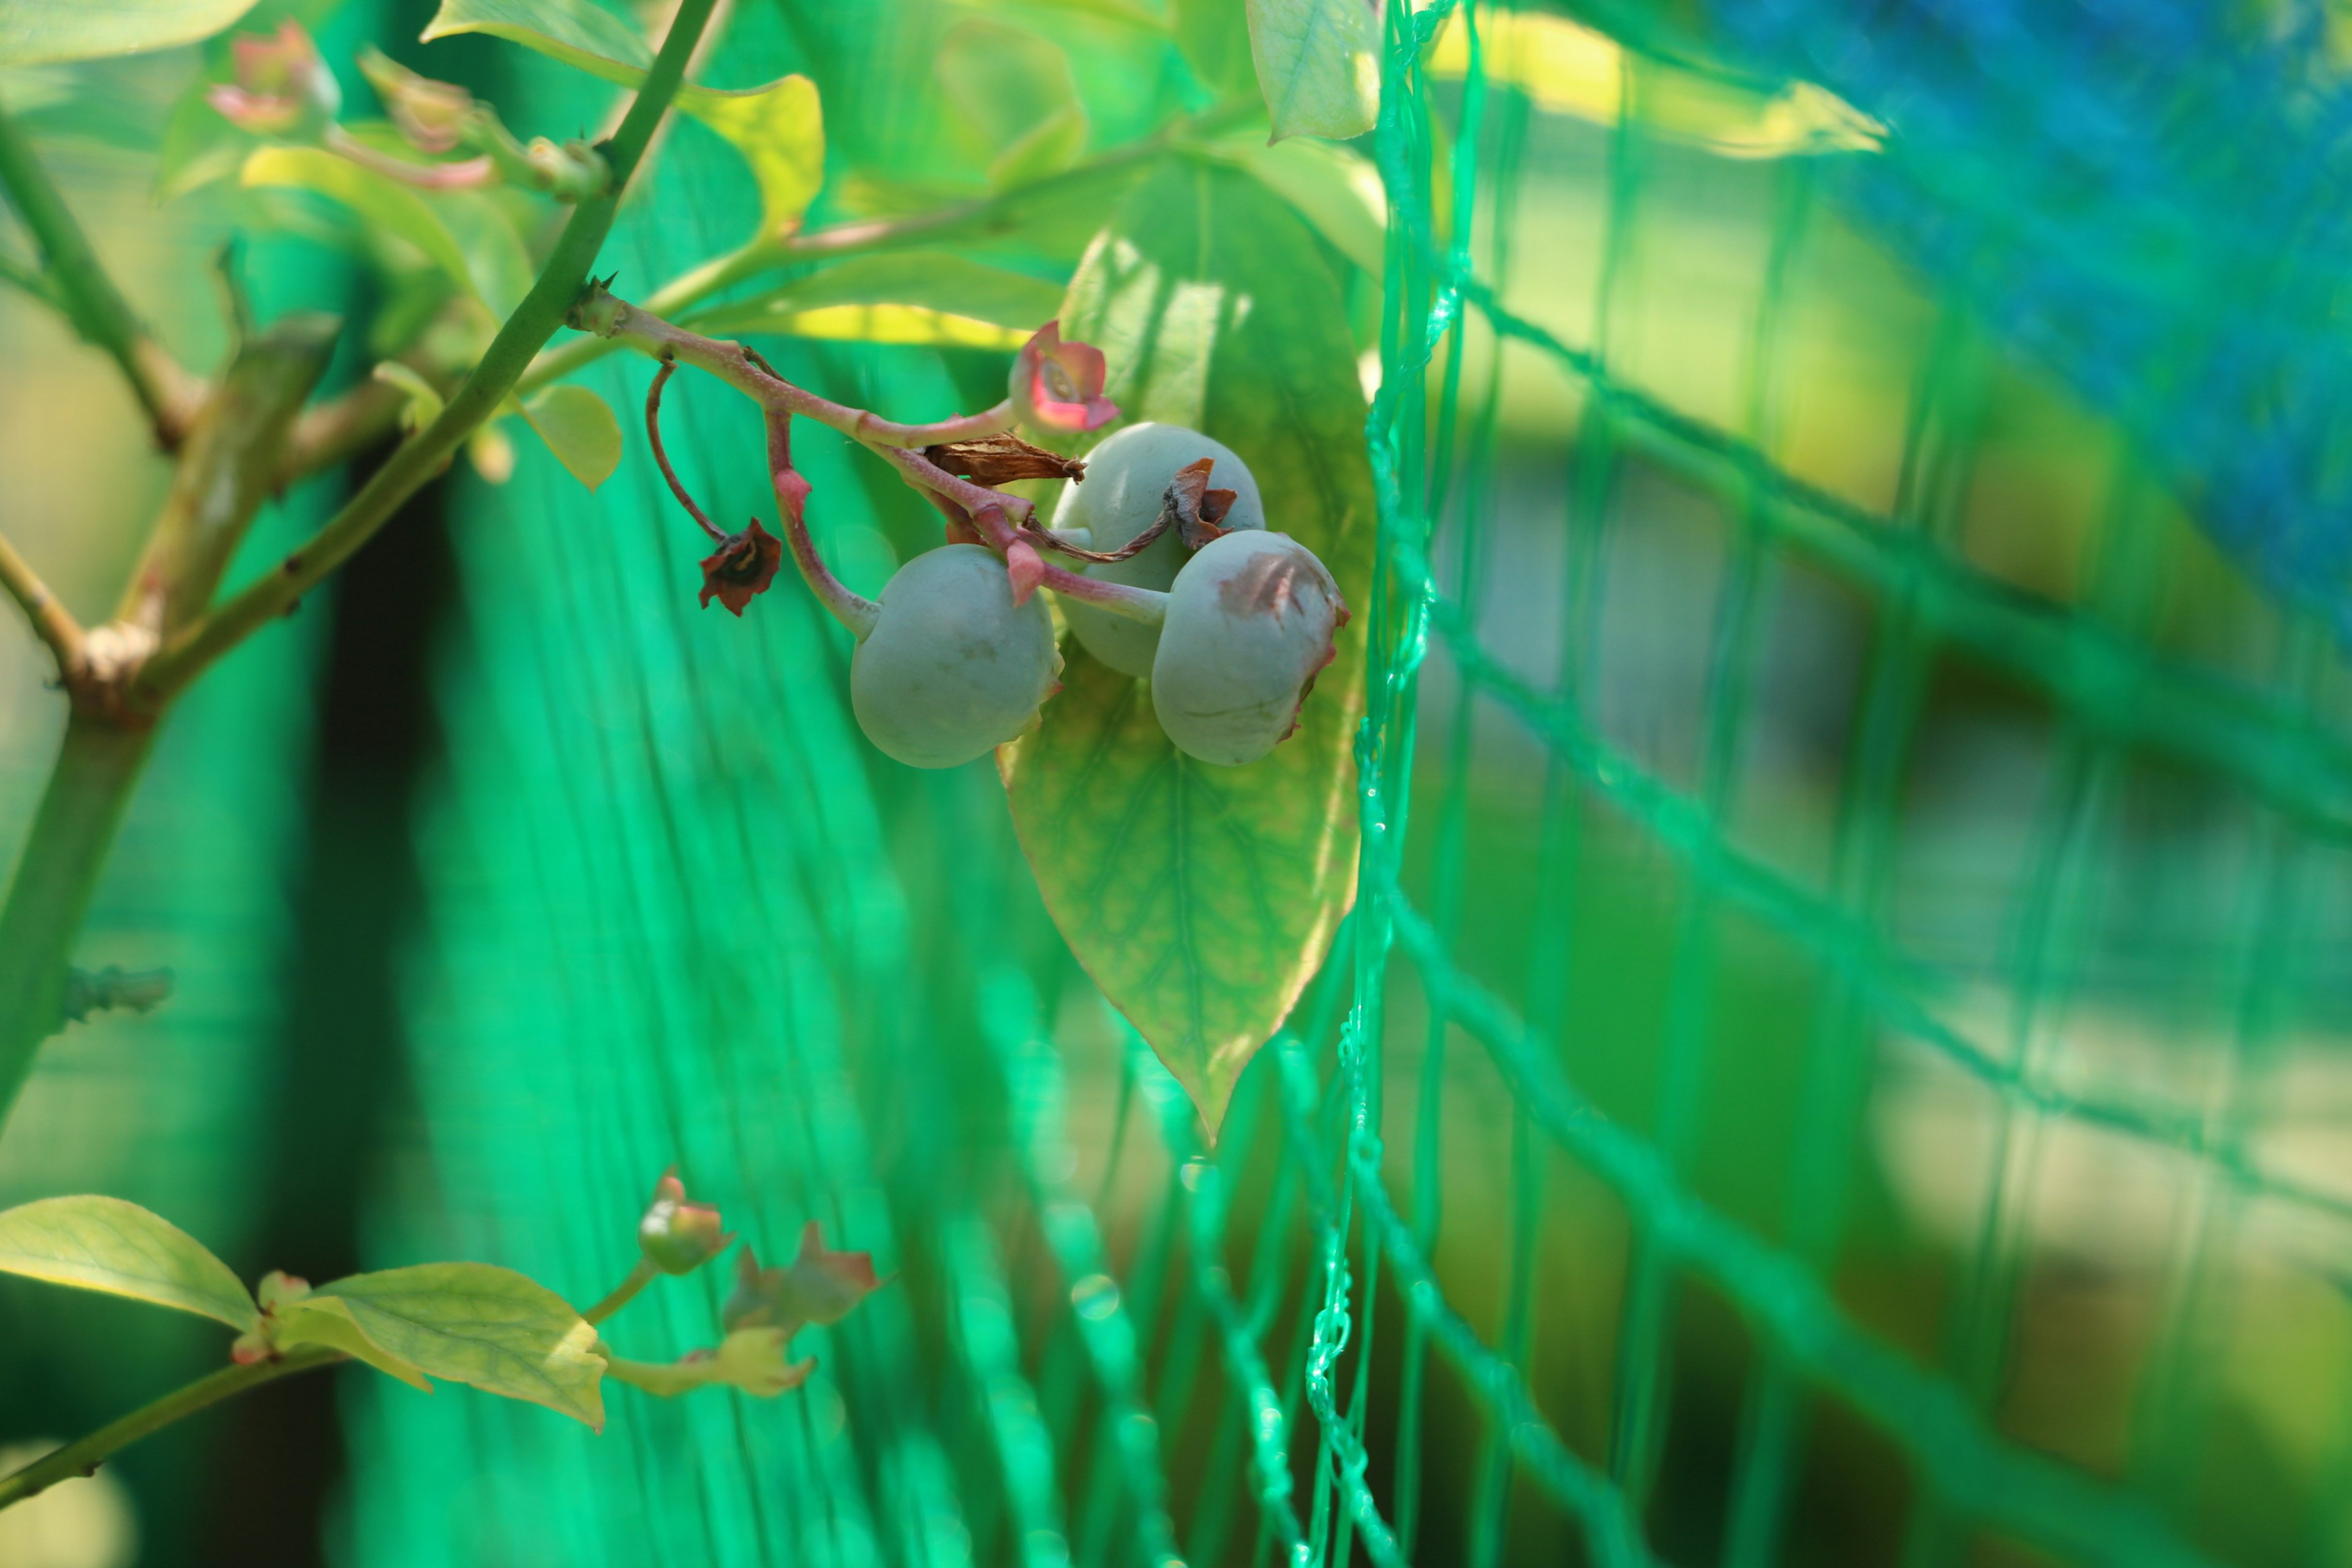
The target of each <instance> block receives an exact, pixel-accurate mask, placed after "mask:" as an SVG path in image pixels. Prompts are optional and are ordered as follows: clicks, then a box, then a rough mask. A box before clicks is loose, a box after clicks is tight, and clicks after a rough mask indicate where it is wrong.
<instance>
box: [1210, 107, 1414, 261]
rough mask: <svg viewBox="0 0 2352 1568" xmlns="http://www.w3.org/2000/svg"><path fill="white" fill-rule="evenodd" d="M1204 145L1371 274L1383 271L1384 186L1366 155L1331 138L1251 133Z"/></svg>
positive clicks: (1385, 246)
mask: <svg viewBox="0 0 2352 1568" xmlns="http://www.w3.org/2000/svg"><path fill="white" fill-rule="evenodd" d="M1205 151H1206V152H1207V153H1209V155H1210V156H1212V157H1214V158H1217V159H1221V160H1223V161H1224V162H1227V163H1233V164H1234V165H1235V166H1236V167H1238V168H1242V169H1246V170H1247V171H1249V173H1250V174H1251V175H1252V176H1253V177H1255V179H1256V180H1257V181H1258V182H1259V183H1260V184H1264V185H1265V188H1266V189H1268V190H1270V191H1272V192H1273V193H1274V194H1275V195H1278V196H1280V197H1281V198H1282V199H1283V200H1285V201H1286V202H1288V203H1289V204H1290V205H1291V206H1292V207H1293V208H1295V209H1296V210H1297V213H1298V216H1300V217H1303V218H1305V219H1306V220H1307V222H1308V223H1310V224H1312V225H1313V226H1314V227H1315V232H1316V233H1318V234H1319V235H1321V236H1322V237H1324V238H1325V239H1328V240H1329V241H1330V242H1331V245H1332V247H1333V248H1334V249H1336V250H1338V251H1339V254H1340V255H1342V256H1344V257H1346V258H1348V259H1349V260H1350V261H1352V262H1354V263H1355V264H1356V265H1357V266H1359V267H1360V268H1363V269H1364V270H1365V271H1367V272H1369V273H1370V274H1371V275H1372V276H1373V277H1375V278H1378V277H1379V276H1380V275H1381V269H1382V268H1383V267H1384V266H1385V265H1386V263H1387V259H1388V258H1387V251H1388V221H1389V216H1388V215H1389V208H1388V192H1387V190H1386V189H1385V187H1383V186H1382V185H1381V175H1380V171H1379V170H1377V169H1375V168H1373V167H1372V161H1371V160H1370V159H1369V158H1367V157H1365V156H1364V155H1363V154H1362V153H1358V152H1356V151H1355V150H1354V149H1352V148H1348V147H1340V146H1337V145H1335V144H1333V143H1331V142H1301V141H1290V142H1275V143H1273V144H1272V145H1268V144H1267V143H1265V142H1261V141H1259V140H1258V139H1257V138H1256V137H1254V136H1253V137H1251V138H1249V139H1248V140H1246V141H1234V142H1215V143H1213V144H1212V145H1211V146H1210V147H1208V148H1207V149H1205Z"/></svg>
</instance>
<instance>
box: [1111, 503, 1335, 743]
mask: <svg viewBox="0 0 2352 1568" xmlns="http://www.w3.org/2000/svg"><path fill="white" fill-rule="evenodd" d="M1343 613H1344V607H1343V606H1342V605H1340V603H1339V595H1338V589H1337V585H1336V584H1333V583H1332V581H1331V576H1330V574H1329V573H1328V572H1326V571H1324V570H1323V563H1321V562H1319V561H1318V560H1316V559H1315V557H1314V555H1313V553H1312V552H1309V551H1307V550H1306V549H1305V548H1303V547H1302V546H1300V545H1299V544H1298V542H1297V541H1295V540H1293V539H1291V538H1290V537H1289V536H1287V535H1286V534H1280V533H1265V532H1253V533H1229V534H1227V535H1225V536H1224V537H1223V539H1218V540H1213V541H1211V542H1209V543H1208V544H1207V545H1206V546H1205V547H1203V548H1202V550H1201V552H1199V553H1198V554H1196V555H1194V556H1193V557H1192V560H1190V561H1188V562H1186V563H1184V570H1183V571H1182V572H1181V573H1179V574H1177V577H1176V586H1175V587H1174V588H1173V589H1172V590H1171V591H1170V593H1169V595H1168V620H1167V624H1166V626H1164V627H1163V628H1162V630H1161V632H1160V651H1159V653H1158V655H1157V656H1156V657H1155V658H1153V659H1152V662H1151V710H1152V712H1153V713H1154V714H1156V715H1157V716H1158V717H1159V720H1160V728H1161V729H1163V730H1165V731H1168V738H1169V739H1170V740H1171V741H1172V742H1175V743H1176V749H1177V750H1178V751H1180V752H1184V753H1185V754H1186V755H1187V756H1192V757H1197V758H1199V759H1200V760H1201V761H1202V762H1204V763H1217V764H1219V765H1221V766H1224V767H1240V766H1243V765H1244V764H1246V763H1254V762H1255V761H1257V760H1258V759H1259V758H1260V757H1263V756H1264V755H1265V754H1266V753H1267V752H1270V751H1272V750H1273V749H1274V748H1275V746H1276V744H1278V743H1279V742H1281V740H1282V739H1283V737H1284V736H1286V735H1287V734H1289V733H1290V729H1291V726H1292V724H1293V723H1295V722H1296V721H1297V715H1298V710H1299V701H1300V699H1301V698H1302V696H1303V695H1304V694H1305V691H1306V688H1307V683H1308V682H1309V681H1311V680H1313V679H1314V678H1315V673H1316V671H1318V670H1319V669H1321V668H1323V666H1324V664H1325V662H1326V661H1328V659H1329V658H1330V657H1331V639H1332V633H1333V631H1334V630H1335V629H1336V626H1337V625H1338V621H1339V617H1340V616H1341V615H1342V614H1343Z"/></svg>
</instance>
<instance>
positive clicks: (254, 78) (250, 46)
mask: <svg viewBox="0 0 2352 1568" xmlns="http://www.w3.org/2000/svg"><path fill="white" fill-rule="evenodd" d="M229 48H230V50H231V52H232V53H233V55H234V56H235V58H236V81H235V82H233V83H232V82H224V83H222V84H221V85H219V86H217V87H215V88H214V89H212V90H210V91H209V92H207V93H206V94H205V100H206V101H207V102H209V103H210V104H211V105H212V106H213V107H214V108H215V109H217V110H220V111H221V113H222V114H223V115H224V116H226V118H227V119H228V121H229V122H230V123H231V124H234V125H235V126H236V127H237V128H238V129H239V130H241V131H250V132H253V133H254V134H255V135H257V136H279V137H284V138H286V139H287V140H289V141H295V142H315V141H317V140H318V139H319V138H320V136H321V135H323V134H325V132H326V129H327V127H328V126H330V125H331V124H333V123H334V119H335V113H336V111H337V110H340V109H341V108H342V106H343V93H342V89H341V88H340V87H338V86H336V85H335V73H334V72H332V71H331V70H329V69H328V68H327V62H326V61H324V60H322V59H320V58H319V50H318V47H317V46H315V45H313V44H312V43H311V42H310V34H308V33H306V32H304V31H303V30H302V27H301V25H300V24H299V23H297V22H290V21H289V22H285V23H282V24H280V25H279V26H278V31H277V32H276V33H275V34H273V35H271V36H270V37H255V36H253V35H252V34H244V35H241V36H239V37H236V38H234V39H231V40H230V43H229Z"/></svg>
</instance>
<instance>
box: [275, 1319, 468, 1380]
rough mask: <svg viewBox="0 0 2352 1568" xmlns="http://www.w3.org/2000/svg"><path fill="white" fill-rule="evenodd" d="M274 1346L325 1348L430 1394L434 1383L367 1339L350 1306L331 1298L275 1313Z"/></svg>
mask: <svg viewBox="0 0 2352 1568" xmlns="http://www.w3.org/2000/svg"><path fill="white" fill-rule="evenodd" d="M277 1342H278V1347H279V1348H280V1349H287V1350H290V1349H291V1348H293V1347H294V1346H296V1345H325V1346H327V1347H328V1348H329V1349H331V1350H339V1351H341V1352H343V1353H344V1354H345V1355H347V1356H350V1357H352V1359H353V1360H355V1361H363V1362H365V1363H368V1365H370V1366H372V1367H373V1368H375V1369H376V1371H378V1372H380V1373H384V1374H385V1375H386V1376H388V1377H396V1378H398V1379H400V1381H401V1382H403V1383H404V1384H408V1385H409V1386H410V1387H411V1388H416V1389H421V1390H423V1391H424V1392H425V1393H426V1394H430V1393H432V1392H433V1380H432V1379H431V1378H429V1377H427V1376H425V1374H424V1373H421V1372H419V1371H417V1369H416V1366H415V1363H413V1362H407V1361H403V1360H402V1359H401V1358H400V1357H398V1356H396V1355H394V1354H393V1353H392V1352H390V1351H388V1350H385V1349H384V1348H383V1346H382V1345H379V1344H377V1343H376V1342H374V1341H373V1340H371V1339H369V1338H368V1337H367V1334H366V1332H365V1331H362V1329H361V1328H360V1325H359V1320H358V1319H357V1318H356V1317H354V1316H353V1315H352V1304H351V1303H350V1302H349V1301H345V1300H340V1299H338V1298H336V1297H333V1296H318V1297H310V1298H306V1299H304V1300H299V1301H293V1302H289V1303H288V1304H287V1305H286V1306H285V1307H284V1308H282V1309H280V1310H279V1311H278V1335H277Z"/></svg>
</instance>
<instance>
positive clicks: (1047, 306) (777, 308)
mask: <svg viewBox="0 0 2352 1568" xmlns="http://www.w3.org/2000/svg"><path fill="white" fill-rule="evenodd" d="M1061 308H1062V289H1061V286H1060V285H1058V284H1055V283H1048V282H1046V281H1045V279H1040V278H1034V277H1032V276H1030V275H1029V274H1027V273H1025V272H1013V271H1011V270H1009V269H1007V268H1002V267H991V266H988V265H987V264H986V263H984V262H979V261H974V260H972V259H971V258H969V257H964V256H958V255H956V254H954V253H952V252H950V251H940V250H918V251H904V252H900V253H898V254H896V255H888V256H860V257H853V258H850V259H849V260H847V261H844V262H842V263H841V264H839V265H838V266H835V267H828V268H825V269H824V271H822V272H817V273H813V274H811V275H810V276H808V277H806V278H802V279H794V280H793V281H792V282H789V283H784V284H782V285H779V286H778V287H776V288H773V289H767V290H765V291H763V292H760V293H755V294H751V295H749V296H747V297H745V298H744V299H742V300H735V301H731V302H730V303H728V304H726V305H723V306H720V307H719V308H718V309H717V310H710V311H708V312H705V313H703V314H701V315H698V316H696V317H695V318H693V325H694V328H695V330H696V331H702V332H709V333H713V334H716V335H719V336H726V335H730V334H732V333H738V332H773V333H776V334H779V335H782V336H792V337H812V338H855V339H857V340H860V341H863V342H891V343H907V342H924V343H958V342H963V343H973V344H974V346H979V344H978V343H976V342H974V340H976V339H981V340H984V342H985V343H986V346H990V347H1005V348H1010V347H1018V346H1019V344H1020V343H1022V342H1025V341H1027V339H1028V336H1029V334H1030V333H1031V332H1033V331H1035V330H1036V329H1037V328H1038V327H1040V326H1042V325H1044V324H1045V322H1047V321H1052V320H1053V319H1054V312H1055V311H1056V310H1060V309H1061Z"/></svg>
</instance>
